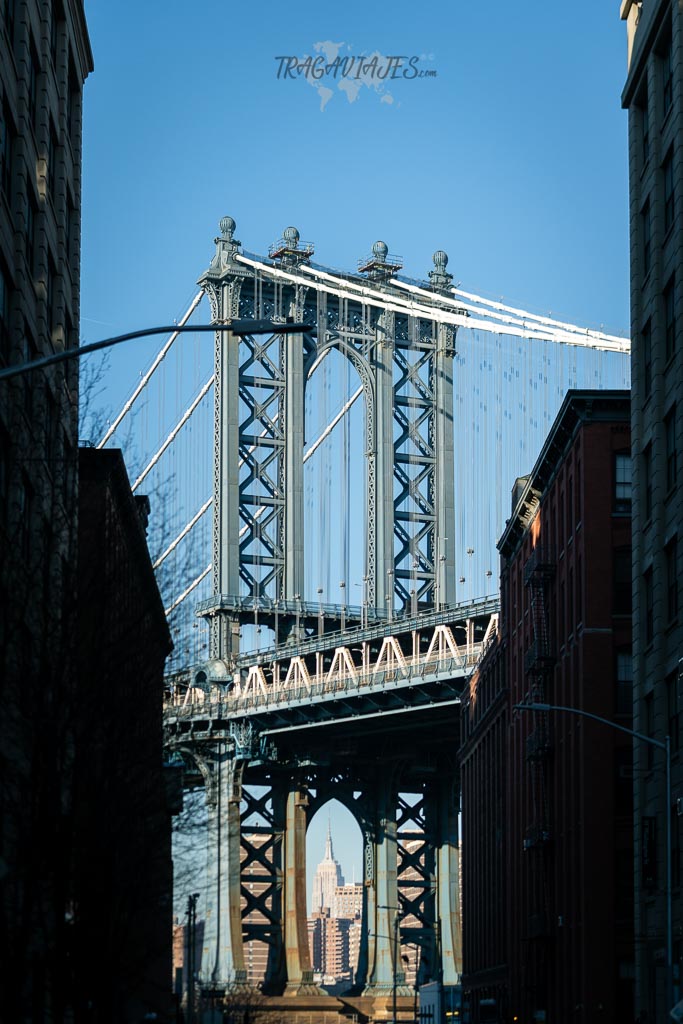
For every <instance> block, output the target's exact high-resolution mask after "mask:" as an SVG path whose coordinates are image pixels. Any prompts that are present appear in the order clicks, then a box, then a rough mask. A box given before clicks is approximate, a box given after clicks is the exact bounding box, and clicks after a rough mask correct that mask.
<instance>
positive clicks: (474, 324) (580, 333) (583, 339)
mask: <svg viewBox="0 0 683 1024" xmlns="http://www.w3.org/2000/svg"><path fill="white" fill-rule="evenodd" d="M237 259H238V260H239V261H240V263H244V264H245V265H246V266H249V267H253V268H254V269H258V270H261V271H262V272H264V273H266V274H269V275H270V276H271V277H274V278H279V279H281V280H286V281H291V282H293V283H295V284H302V283H306V284H307V285H308V286H309V287H313V288H315V289H317V290H319V291H326V292H328V293H329V294H331V295H336V296H337V297H339V298H344V299H352V300H354V301H356V302H358V301H361V300H362V301H364V302H365V303H366V304H367V305H371V306H377V307H378V308H380V309H387V310H390V311H391V312H393V313H399V314H402V315H404V316H406V315H410V316H414V317H418V318H421V319H424V320H435V321H436V322H438V323H447V324H453V325H454V326H456V327H466V328H468V329H475V330H481V331H486V332H487V333H489V334H507V335H510V336H513V337H519V338H536V339H537V340H539V341H552V342H556V343H558V342H559V343H564V344H566V345H575V346H579V347H582V348H600V349H605V350H607V351H614V352H624V353H625V352H628V351H629V350H630V343H629V342H628V341H626V340H625V339H623V338H617V339H616V340H614V341H612V340H610V339H609V337H608V336H607V335H602V336H601V337H600V340H596V339H594V338H592V337H591V338H589V337H587V335H586V331H585V330H582V328H580V327H577V328H575V330H574V332H573V333H572V332H570V331H565V330H560V329H558V328H555V327H548V326H546V325H539V326H538V327H537V326H535V325H531V324H526V325H525V326H521V325H515V324H510V325H509V326H505V327H502V326H501V327H498V326H497V325H496V324H492V323H491V322H490V321H489V320H485V319H480V318H477V319H475V318H473V317H471V316H466V315H464V314H459V313H456V312H455V309H456V308H460V309H461V308H463V306H462V303H458V302H455V300H453V299H448V298H446V299H445V301H447V302H449V304H450V303H452V304H453V306H454V311H453V312H450V311H449V310H445V309H443V308H439V307H436V306H431V305H422V304H421V303H418V302H416V301H409V300H408V299H405V300H404V299H401V297H400V296H396V295H394V296H391V298H390V299H389V298H387V297H386V296H380V295H378V294H377V293H376V292H374V291H372V289H370V288H368V287H365V286H363V285H359V284H356V283H355V282H353V281H347V280H340V279H337V278H335V277H333V276H332V275H331V274H326V273H325V272H324V271H318V270H316V269H315V268H313V267H307V266H306V265H305V264H302V266H301V270H302V271H305V272H306V274H308V275H311V276H314V277H319V278H321V281H320V282H318V281H311V277H310V276H308V277H305V276H301V275H299V274H293V273H289V272H287V271H284V270H279V269H278V268H276V267H272V266H270V265H269V264H267V263H262V262H260V261H258V260H253V259H250V258H249V257H247V256H242V255H239V254H238V256H237ZM326 281H330V282H334V283H335V284H336V287H333V286H332V284H327V283H324V282H326ZM391 283H392V284H400V285H401V286H405V288H406V290H408V291H411V290H412V289H413V288H414V289H415V292H416V294H418V295H419V294H420V293H422V294H424V295H425V296H429V297H430V298H432V299H433V298H434V297H435V296H434V293H433V292H427V291H426V290H423V289H419V288H416V286H414V285H407V284H406V283H405V282H399V281H398V280H396V279H392V282H391ZM443 299H444V297H443V296H439V301H442V300H443ZM482 301H483V302H486V301H487V300H485V299H483V300H482ZM477 312H479V313H480V317H484V316H486V315H487V311H486V310H478V311H477ZM529 318H530V319H531V318H532V315H531V314H529ZM603 339H604V340H603Z"/></svg>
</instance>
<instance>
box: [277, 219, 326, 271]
mask: <svg viewBox="0 0 683 1024" xmlns="http://www.w3.org/2000/svg"><path fill="white" fill-rule="evenodd" d="M300 238H301V236H300V234H299V232H298V230H297V229H296V228H294V227H292V226H291V225H290V226H289V227H288V228H285V230H284V231H283V232H282V238H280V239H278V241H277V242H274V243H273V245H271V247H270V249H269V250H268V255H269V256H270V258H271V260H277V261H278V262H279V263H280V264H281V266H283V267H296V266H297V265H298V264H299V263H308V262H309V260H310V258H311V256H312V255H313V253H314V252H315V249H314V247H313V245H312V243H311V242H302V243H301V245H299V240H300Z"/></svg>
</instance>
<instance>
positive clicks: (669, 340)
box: [662, 274, 676, 363]
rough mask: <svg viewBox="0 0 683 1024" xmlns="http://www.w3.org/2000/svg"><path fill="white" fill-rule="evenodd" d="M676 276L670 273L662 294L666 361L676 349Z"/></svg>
mask: <svg viewBox="0 0 683 1024" xmlns="http://www.w3.org/2000/svg"><path fill="white" fill-rule="evenodd" d="M675 287H676V277H675V275H674V274H672V275H671V277H670V278H669V280H668V281H667V283H666V285H665V287H664V291H663V292H662V296H663V299H664V330H665V339H666V340H665V354H666V361H667V363H668V362H669V360H670V359H671V357H672V356H673V354H674V352H675V351H676V293H675Z"/></svg>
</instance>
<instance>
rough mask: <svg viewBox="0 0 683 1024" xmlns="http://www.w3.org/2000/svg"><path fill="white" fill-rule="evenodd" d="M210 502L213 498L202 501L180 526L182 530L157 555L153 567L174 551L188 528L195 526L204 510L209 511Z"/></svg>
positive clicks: (188, 530) (185, 535)
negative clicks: (188, 519)
mask: <svg viewBox="0 0 683 1024" xmlns="http://www.w3.org/2000/svg"><path fill="white" fill-rule="evenodd" d="M212 504H213V498H209V499H208V500H207V501H205V502H204V504H203V505H202V507H201V508H200V509H199V512H196V513H195V514H194V515H193V516H192V519H190V521H189V523H186V524H185V526H184V527H183V528H182V530H181V531H180V533H179V534H178V536H177V537H176V538H175V539H174V540H172V541H171V543H170V544H169V545H168V547H167V548H166V550H165V551H164V552H163V553H162V554H160V555H159V557H158V558H157V560H156V562H154V564H153V566H152V568H153V569H158V568H159V566H160V565H161V564H162V563H163V562H165V561H166V559H167V558H168V556H169V555H170V554H171V552H173V551H175V549H176V548H177V547H178V545H179V544H180V542H181V540H182V539H183V537H187V535H188V533H189V532H190V530H191V529H192V527H193V526H196V525H197V523H198V522H199V520H200V519H201V518H202V516H203V515H204V514H205V513H206V512H208V511H209V509H210V508H211V505H212Z"/></svg>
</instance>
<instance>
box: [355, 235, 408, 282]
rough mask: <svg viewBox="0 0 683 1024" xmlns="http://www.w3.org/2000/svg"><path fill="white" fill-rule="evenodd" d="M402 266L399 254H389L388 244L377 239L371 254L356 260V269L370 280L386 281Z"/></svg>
mask: <svg viewBox="0 0 683 1024" xmlns="http://www.w3.org/2000/svg"><path fill="white" fill-rule="evenodd" d="M402 266H403V260H402V259H401V257H400V256H390V255H389V246H388V245H387V243H386V242H383V241H382V240H381V239H379V240H378V241H377V242H375V244H374V245H373V247H372V254H371V255H370V256H365V257H363V258H362V259H360V260H358V270H359V272H360V273H361V274H367V275H368V277H369V278H370V280H371V281H388V280H389V278H390V277H393V276H394V274H396V273H398V271H399V270H400V269H401V267H402Z"/></svg>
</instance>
